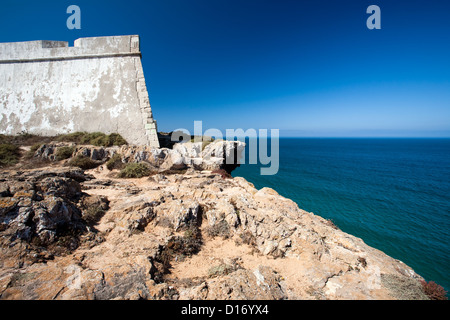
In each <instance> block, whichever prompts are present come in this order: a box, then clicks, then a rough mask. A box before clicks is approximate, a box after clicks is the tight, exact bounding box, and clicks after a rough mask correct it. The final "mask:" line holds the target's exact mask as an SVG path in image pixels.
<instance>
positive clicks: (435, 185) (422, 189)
mask: <svg viewBox="0 0 450 320" xmlns="http://www.w3.org/2000/svg"><path fill="white" fill-rule="evenodd" d="M247 142H248V141H247ZM247 147H248V146H247ZM279 152H280V156H279V159H280V168H279V171H278V173H277V174H276V175H273V176H262V175H261V174H260V167H261V165H252V164H242V165H241V166H240V167H239V168H237V169H236V170H235V171H233V173H232V175H233V176H235V177H236V176H241V177H244V178H245V179H247V180H248V181H250V182H252V183H253V184H254V185H255V187H256V188H258V189H260V188H262V187H270V188H273V189H275V190H276V191H277V192H278V193H279V194H281V195H282V196H284V197H287V198H290V199H292V200H293V201H295V202H296V203H297V204H298V206H299V207H300V208H301V209H304V210H306V211H309V212H313V213H314V214H316V215H319V216H322V217H323V218H326V219H331V220H332V221H333V222H334V223H335V224H336V225H337V226H338V227H339V228H340V229H341V230H343V231H344V232H347V233H350V234H352V235H354V236H357V237H359V238H362V239H363V241H364V242H365V243H366V244H368V245H370V246H372V247H375V248H377V249H379V250H381V251H383V252H385V253H386V254H388V255H390V256H391V257H393V258H396V259H399V260H401V261H403V262H404V263H406V264H407V265H409V266H410V267H412V268H413V269H414V271H416V272H417V273H418V274H420V275H421V276H423V277H424V278H425V279H426V280H427V281H431V280H432V281H435V282H436V283H438V284H440V285H441V286H443V287H444V288H445V290H447V291H450V139H415V138H411V139H406V138H405V139H396V138H395V139H394V138H392V139H391V138H380V139H378V138H348V139H344V138H281V139H280V148H279ZM246 163H248V159H247V161H246Z"/></svg>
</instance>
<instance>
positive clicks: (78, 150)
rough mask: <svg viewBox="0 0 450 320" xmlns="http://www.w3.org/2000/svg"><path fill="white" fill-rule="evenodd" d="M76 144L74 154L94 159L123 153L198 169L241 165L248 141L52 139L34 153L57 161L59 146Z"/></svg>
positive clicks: (159, 164)
mask: <svg viewBox="0 0 450 320" xmlns="http://www.w3.org/2000/svg"><path fill="white" fill-rule="evenodd" d="M62 147H72V148H73V150H74V151H73V154H72V156H73V157H75V156H77V155H81V156H85V157H88V158H90V159H92V160H94V161H103V162H104V161H106V160H108V159H110V158H111V157H112V156H114V155H115V154H119V155H120V156H121V157H122V162H123V163H131V162H143V161H144V162H147V163H148V164H150V165H151V166H152V167H153V168H155V169H157V170H162V171H164V170H180V169H186V168H193V169H196V170H218V169H225V170H226V171H228V172H231V171H233V170H234V169H235V168H236V167H237V166H238V160H239V159H241V156H242V152H243V151H244V148H245V144H244V143H243V142H240V141H225V140H217V141H213V142H211V143H209V144H206V143H203V142H186V143H176V144H174V145H173V147H172V149H169V148H152V147H149V146H128V145H124V146H121V147H118V146H114V147H96V146H83V145H80V146H77V145H76V144H74V143H67V142H51V143H48V144H43V145H42V146H40V148H39V149H37V150H36V152H35V153H34V157H36V158H41V159H47V160H50V161H55V160H58V159H57V156H56V155H57V153H58V149H59V148H62Z"/></svg>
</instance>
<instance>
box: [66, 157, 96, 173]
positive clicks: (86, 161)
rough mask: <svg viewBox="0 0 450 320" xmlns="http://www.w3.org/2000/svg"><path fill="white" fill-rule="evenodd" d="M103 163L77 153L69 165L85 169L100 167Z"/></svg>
mask: <svg viewBox="0 0 450 320" xmlns="http://www.w3.org/2000/svg"><path fill="white" fill-rule="evenodd" d="M100 164H101V163H99V162H96V161H94V160H92V159H91V158H88V157H85V156H82V155H77V156H76V157H75V158H72V159H70V161H69V163H68V165H69V166H71V167H79V168H81V169H83V170H89V169H94V168H96V167H98V166H99V165H100Z"/></svg>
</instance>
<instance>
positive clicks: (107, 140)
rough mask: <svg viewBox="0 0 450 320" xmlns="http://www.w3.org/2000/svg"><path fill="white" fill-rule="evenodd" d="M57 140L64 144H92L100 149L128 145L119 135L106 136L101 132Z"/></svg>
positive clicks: (75, 134) (78, 133)
mask: <svg viewBox="0 0 450 320" xmlns="http://www.w3.org/2000/svg"><path fill="white" fill-rule="evenodd" d="M57 140H58V141H63V142H75V143H77V144H92V145H94V146H98V147H111V146H121V145H124V144H128V143H127V141H126V140H125V139H124V138H122V136H121V135H120V134H118V133H111V134H110V135H106V134H104V133H101V132H92V133H88V132H74V133H68V134H64V135H60V136H58V137H57Z"/></svg>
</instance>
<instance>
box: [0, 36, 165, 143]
mask: <svg viewBox="0 0 450 320" xmlns="http://www.w3.org/2000/svg"><path fill="white" fill-rule="evenodd" d="M156 130H157V128H156V122H155V121H154V119H153V115H152V111H151V106H150V101H149V98H148V93H147V87H146V85H145V78H144V72H143V69H142V64H141V53H140V50H139V37H138V36H119V37H100V38H81V39H78V40H76V41H75V46H74V47H68V43H67V42H61V41H30V42H17V43H0V133H4V134H17V133H20V132H22V131H27V132H29V133H34V134H42V135H55V134H61V133H68V132H75V131H88V132H95V131H100V132H104V133H107V134H109V133H113V132H117V133H119V134H121V135H122V136H123V137H124V138H125V139H126V140H127V141H128V142H129V143H130V144H136V145H150V146H152V147H159V143H158V138H157V134H156Z"/></svg>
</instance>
